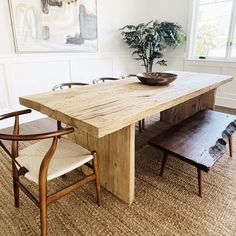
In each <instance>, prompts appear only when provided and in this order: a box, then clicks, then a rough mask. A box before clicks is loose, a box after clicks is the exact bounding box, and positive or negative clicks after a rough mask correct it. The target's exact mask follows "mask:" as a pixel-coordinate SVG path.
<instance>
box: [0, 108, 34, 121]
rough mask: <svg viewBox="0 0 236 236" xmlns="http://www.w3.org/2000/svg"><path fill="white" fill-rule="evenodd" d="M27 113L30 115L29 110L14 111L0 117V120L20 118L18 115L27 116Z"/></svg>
mask: <svg viewBox="0 0 236 236" xmlns="http://www.w3.org/2000/svg"><path fill="white" fill-rule="evenodd" d="M28 113H31V109H24V110H20V111H14V112H10V113H6V114H3V115H0V120H4V119H7V118H10V117H15V116H20V115H24V114H28Z"/></svg>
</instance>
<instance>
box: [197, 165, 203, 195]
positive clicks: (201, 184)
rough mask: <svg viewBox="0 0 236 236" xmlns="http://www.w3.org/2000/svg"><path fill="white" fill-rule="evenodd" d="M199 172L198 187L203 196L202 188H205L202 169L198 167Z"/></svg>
mask: <svg viewBox="0 0 236 236" xmlns="http://www.w3.org/2000/svg"><path fill="white" fill-rule="evenodd" d="M197 174H198V189H199V197H202V190H203V182H202V170H201V169H199V168H198V169H197Z"/></svg>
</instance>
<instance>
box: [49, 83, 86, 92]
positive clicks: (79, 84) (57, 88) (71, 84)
mask: <svg viewBox="0 0 236 236" xmlns="http://www.w3.org/2000/svg"><path fill="white" fill-rule="evenodd" d="M84 85H89V84H86V83H80V82H70V83H63V84H57V85H55V86H54V87H53V88H52V91H56V90H62V89H64V88H71V87H75V86H84Z"/></svg>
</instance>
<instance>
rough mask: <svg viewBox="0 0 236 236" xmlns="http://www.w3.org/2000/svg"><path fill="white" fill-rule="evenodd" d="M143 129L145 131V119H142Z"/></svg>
mask: <svg viewBox="0 0 236 236" xmlns="http://www.w3.org/2000/svg"><path fill="white" fill-rule="evenodd" d="M142 129H143V130H145V119H142Z"/></svg>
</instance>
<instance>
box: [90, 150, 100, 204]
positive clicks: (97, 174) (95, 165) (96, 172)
mask: <svg viewBox="0 0 236 236" xmlns="http://www.w3.org/2000/svg"><path fill="white" fill-rule="evenodd" d="M92 155H93V160H92V162H93V169H94V173H95V175H96V180H95V181H96V192H97V203H98V205H99V206H101V204H102V196H101V186H100V177H99V168H98V161H97V153H96V152H93V153H92Z"/></svg>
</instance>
